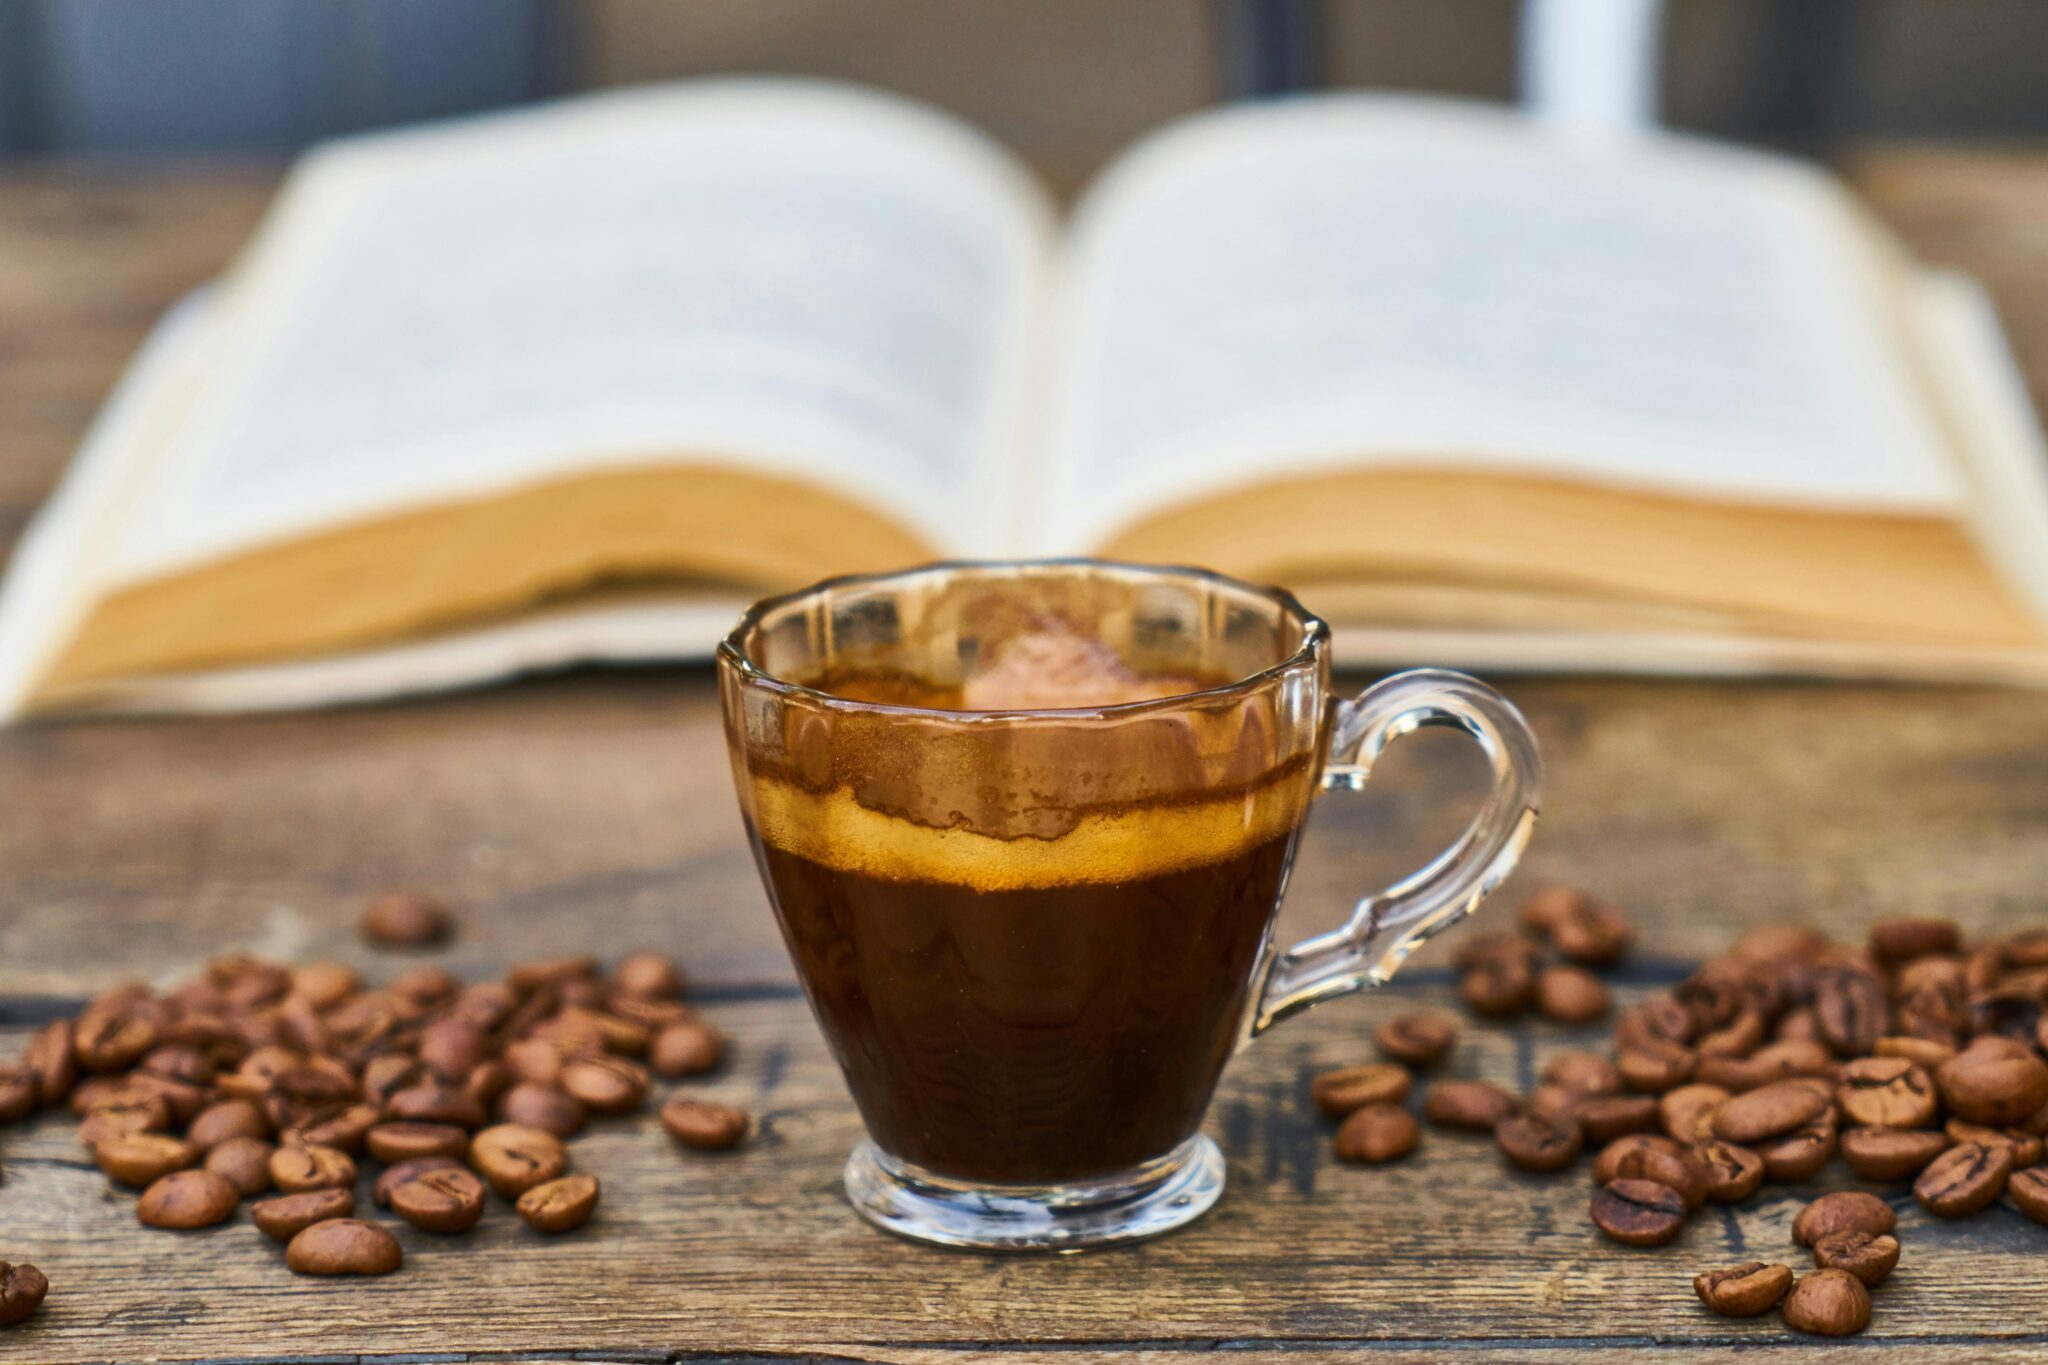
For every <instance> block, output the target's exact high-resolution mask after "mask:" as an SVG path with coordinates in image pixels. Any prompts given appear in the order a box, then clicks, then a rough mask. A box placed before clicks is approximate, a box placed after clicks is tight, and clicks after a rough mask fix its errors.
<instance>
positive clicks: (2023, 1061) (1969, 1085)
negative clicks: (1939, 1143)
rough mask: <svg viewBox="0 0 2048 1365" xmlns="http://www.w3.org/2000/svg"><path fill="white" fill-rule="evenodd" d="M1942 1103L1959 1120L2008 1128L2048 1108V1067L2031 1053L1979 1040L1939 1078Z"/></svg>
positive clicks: (1947, 1065) (1946, 1065)
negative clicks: (1946, 1104) (2042, 1108)
mask: <svg viewBox="0 0 2048 1365" xmlns="http://www.w3.org/2000/svg"><path fill="white" fill-rule="evenodd" d="M1935 1082H1936V1083H1937V1084H1938V1085H1939V1086H1940V1087H1941V1097H1942V1099H1943V1100H1945V1101H1947V1103H1948V1107H1949V1109H1950V1110H1951V1111H1953V1112H1954V1113H1955V1115H1956V1116H1957V1117H1958V1118H1964V1119H1968V1120H1969V1121H1970V1122H1972V1123H1984V1124H1989V1125H1991V1126H1992V1127H1995V1128H2003V1127H2005V1126H2007V1125H2009V1124H2015V1123H2019V1122H2021V1121H2022V1120H2024V1119H2027V1118H2030V1117H2032V1115H2033V1114H2034V1111H2036V1110H2037V1109H2039V1108H2040V1107H2041V1106H2042V1105H2043V1104H2044V1103H2048V1063H2043V1062H2042V1060H2041V1058H2040V1057H2039V1056H2037V1055H2036V1054H2035V1053H2034V1052H2033V1051H2031V1050H2030V1049H2024V1048H2009V1047H2000V1046H1998V1045H1997V1044H1996V1042H1995V1040H1992V1039H1981V1038H1980V1039H1978V1040H1977V1041H1976V1042H1974V1043H1972V1044H1971V1045H1970V1046H1969V1047H1968V1048H1966V1049H1964V1050H1963V1051H1962V1052H1959V1053H1957V1054H1956V1055H1955V1056H1954V1057H1951V1058H1950V1059H1949V1060H1948V1061H1946V1062H1943V1063H1942V1064H1941V1067H1940V1069H1939V1070H1938V1071H1936V1072H1935Z"/></svg>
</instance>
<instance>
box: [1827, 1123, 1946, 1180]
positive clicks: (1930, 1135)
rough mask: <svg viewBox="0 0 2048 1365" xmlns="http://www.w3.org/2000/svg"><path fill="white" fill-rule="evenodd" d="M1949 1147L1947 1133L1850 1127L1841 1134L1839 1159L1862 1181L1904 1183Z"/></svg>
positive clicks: (1926, 1130) (1924, 1130) (1927, 1130)
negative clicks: (1840, 1155) (1862, 1179)
mask: <svg viewBox="0 0 2048 1365" xmlns="http://www.w3.org/2000/svg"><path fill="white" fill-rule="evenodd" d="M1950 1145H1951V1144H1950V1138H1949V1136H1948V1134H1946V1133H1941V1132H1936V1131H1933V1130H1930V1129H1917V1128H1916V1129H1901V1128H1851V1129H1850V1130H1849V1131H1848V1132H1846V1133H1844V1134H1842V1159H1843V1160H1844V1161H1846V1162H1848V1163H1849V1169H1850V1170H1852V1171H1854V1172H1856V1174H1858V1175H1860V1176H1862V1177H1863V1178H1864V1179H1865V1180H1885V1181H1890V1180H1906V1179H1910V1178H1911V1177H1913V1176H1915V1175H1918V1174H1919V1173H1920V1172H1921V1170H1922V1169H1924V1168H1925V1167H1926V1165H1927V1163H1928V1162H1930V1161H1932V1160H1934V1158H1936V1157H1938V1156H1940V1155H1941V1154H1942V1153H1943V1152H1945V1151H1947V1150H1948V1149H1949V1146H1950Z"/></svg>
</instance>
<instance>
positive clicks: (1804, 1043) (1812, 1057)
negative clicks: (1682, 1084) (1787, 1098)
mask: <svg viewBox="0 0 2048 1365" xmlns="http://www.w3.org/2000/svg"><path fill="white" fill-rule="evenodd" d="M1834 1069H1835V1061H1834V1057H1833V1055H1832V1054H1831V1053H1829V1052H1828V1050H1827V1048H1826V1047H1825V1046H1824V1045H1823V1044H1821V1043H1820V1042H1818V1041H1816V1040H1814V1039H1811V1038H1786V1039H1781V1040H1779V1041H1778V1042H1775V1043H1772V1044H1770V1045H1769V1046H1767V1047H1761V1048H1758V1049H1757V1050H1756V1051H1755V1052H1754V1053H1752V1054H1751V1055H1750V1056H1747V1057H1728V1056H1713V1057H1702V1058H1700V1063H1699V1067H1698V1070H1697V1072H1696V1073H1695V1076H1694V1079H1696V1080H1698V1081H1700V1082H1702V1083H1704V1084H1708V1085H1718V1086H1720V1087H1721V1088H1722V1089H1724V1090H1729V1091H1733V1092H1734V1093H1736V1094H1738V1095H1739V1094H1745V1093H1747V1092H1748V1091H1751V1090H1756V1089H1759V1088H1760V1087H1762V1086H1766V1085H1769V1084H1771V1083H1772V1082H1774V1081H1782V1080H1787V1079H1790V1078H1793V1077H1797V1076H1831V1075H1833V1074H1834Z"/></svg>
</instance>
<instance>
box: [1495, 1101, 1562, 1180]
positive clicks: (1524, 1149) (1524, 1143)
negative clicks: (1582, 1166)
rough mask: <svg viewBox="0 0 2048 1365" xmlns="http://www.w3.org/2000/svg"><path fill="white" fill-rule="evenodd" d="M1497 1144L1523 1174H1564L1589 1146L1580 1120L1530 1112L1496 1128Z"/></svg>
mask: <svg viewBox="0 0 2048 1365" xmlns="http://www.w3.org/2000/svg"><path fill="white" fill-rule="evenodd" d="M1493 1140H1494V1142H1495V1144H1496V1145H1498V1146H1499V1147H1500V1150H1501V1154H1502V1155H1503V1156H1505V1157H1507V1159H1508V1161H1509V1163H1510V1164H1511V1165H1513V1166H1514V1167H1515V1168H1516V1169H1517V1170H1523V1171H1539V1172H1541V1171H1561V1170H1563V1169H1564V1168H1565V1167H1567V1166H1569V1165H1571V1164H1572V1163H1573V1162H1574V1161H1576V1160H1578V1158H1579V1152H1580V1150H1581V1149H1582V1148H1583V1147H1584V1146H1585V1134H1584V1133H1583V1132H1582V1131H1581V1129H1580V1128H1579V1125H1578V1121H1577V1120H1576V1119H1573V1118H1571V1117H1569V1116H1567V1115H1562V1114H1550V1113H1543V1112H1539V1111H1536V1110H1528V1109H1525V1110H1523V1111H1522V1112H1521V1113H1519V1114H1513V1115H1510V1116H1509V1117H1507V1118H1504V1119H1502V1120H1501V1121H1500V1122H1499V1123H1498V1124H1497V1125H1495V1127H1494V1130H1493Z"/></svg>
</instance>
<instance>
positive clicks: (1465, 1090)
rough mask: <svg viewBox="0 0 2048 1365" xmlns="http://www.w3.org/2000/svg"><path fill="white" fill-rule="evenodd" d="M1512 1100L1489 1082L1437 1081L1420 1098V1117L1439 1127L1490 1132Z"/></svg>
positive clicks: (1511, 1106) (1512, 1104)
mask: <svg viewBox="0 0 2048 1365" xmlns="http://www.w3.org/2000/svg"><path fill="white" fill-rule="evenodd" d="M1514 1112H1515V1101H1514V1099H1513V1097H1512V1096H1510V1095H1509V1094H1508V1092H1507V1091H1505V1090H1503V1089H1501V1088H1500V1087H1499V1086H1497V1085H1495V1084H1494V1083H1493V1082H1492V1081H1438V1082H1436V1084H1434V1085H1432V1086H1430V1087H1429V1090H1428V1091H1427V1093H1425V1094H1424V1095H1423V1097H1422V1116H1423V1117H1424V1118H1426V1119H1428V1120H1429V1121H1430V1122H1431V1123H1434V1124H1436V1125H1437V1126H1438V1127H1440V1128H1470V1129H1474V1130H1475V1131H1483V1132H1488V1133H1490V1132H1492V1131H1493V1130H1494V1128H1495V1127H1496V1126H1498V1125H1499V1123H1500V1121H1501V1120H1502V1119H1504V1118H1506V1117H1507V1116H1508V1115H1510V1114H1512V1113H1514Z"/></svg>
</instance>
